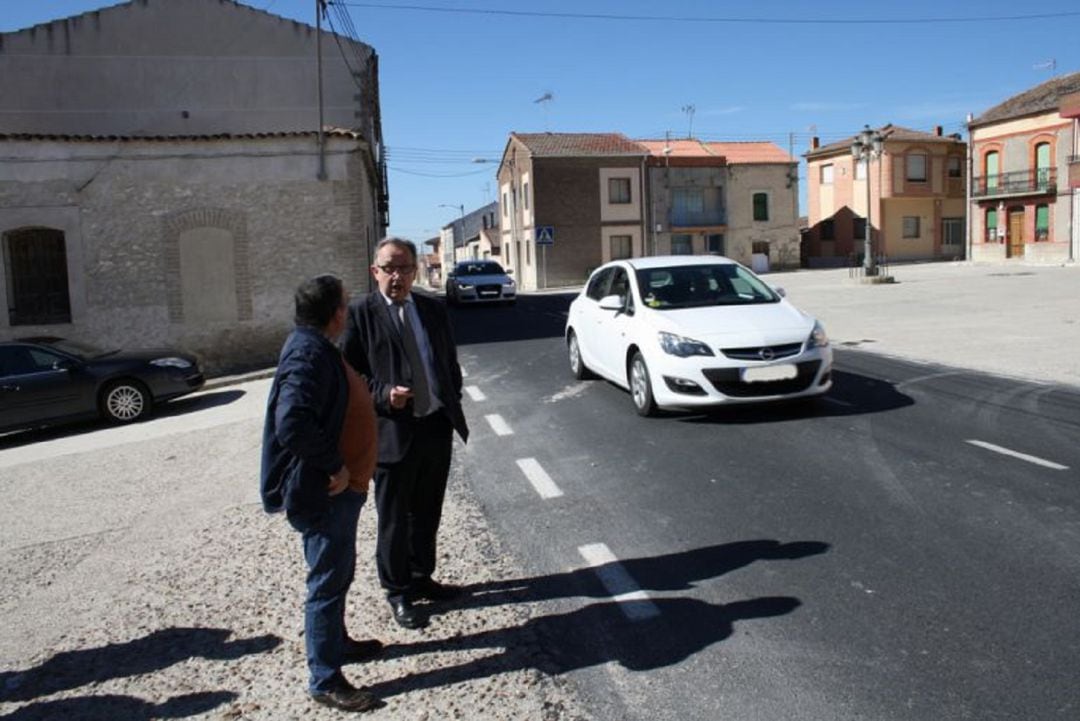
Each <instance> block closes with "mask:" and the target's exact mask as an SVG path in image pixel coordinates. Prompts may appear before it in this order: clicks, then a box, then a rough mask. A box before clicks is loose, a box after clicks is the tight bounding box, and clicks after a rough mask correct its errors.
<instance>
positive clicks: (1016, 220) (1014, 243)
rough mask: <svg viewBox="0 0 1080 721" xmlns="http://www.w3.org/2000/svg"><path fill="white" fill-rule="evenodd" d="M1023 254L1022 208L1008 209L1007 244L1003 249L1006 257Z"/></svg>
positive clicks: (1017, 256)
mask: <svg viewBox="0 0 1080 721" xmlns="http://www.w3.org/2000/svg"><path fill="white" fill-rule="evenodd" d="M1023 255H1024V209H1023V208H1010V209H1009V245H1008V246H1007V248H1006V250H1005V257H1007V258H1022V257H1023Z"/></svg>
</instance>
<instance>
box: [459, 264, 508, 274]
mask: <svg viewBox="0 0 1080 721" xmlns="http://www.w3.org/2000/svg"><path fill="white" fill-rule="evenodd" d="M454 272H455V273H457V274H458V275H502V274H503V269H502V266H501V265H499V264H498V263H492V262H484V261H480V262H477V263H462V264H461V265H459V266H458V267H457V269H456V270H455V271H454Z"/></svg>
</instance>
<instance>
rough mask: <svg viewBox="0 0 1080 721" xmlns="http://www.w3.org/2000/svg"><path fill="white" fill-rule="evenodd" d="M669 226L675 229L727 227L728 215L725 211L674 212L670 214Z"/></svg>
mask: <svg viewBox="0 0 1080 721" xmlns="http://www.w3.org/2000/svg"><path fill="white" fill-rule="evenodd" d="M668 224H669V225H671V227H673V228H700V227H705V226H713V225H727V213H725V212H724V211H723V210H703V211H701V210H699V211H692V210H672V211H671V212H670V213H669V214H668Z"/></svg>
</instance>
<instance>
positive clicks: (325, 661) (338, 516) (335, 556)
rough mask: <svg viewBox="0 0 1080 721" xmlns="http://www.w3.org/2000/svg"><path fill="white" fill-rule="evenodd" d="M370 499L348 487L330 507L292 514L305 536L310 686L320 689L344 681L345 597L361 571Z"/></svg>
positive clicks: (333, 686)
mask: <svg viewBox="0 0 1080 721" xmlns="http://www.w3.org/2000/svg"><path fill="white" fill-rule="evenodd" d="M366 500H367V494H366V493H357V492H356V491H353V490H345V491H343V492H342V493H339V494H338V495H336V496H332V497H331V498H330V505H329V506H328V508H327V509H326V510H325V511H320V512H316V513H305V512H290V513H289V523H290V524H291V525H292V527H293V528H295V529H296V530H297V531H300V534H301V536H302V538H303V542H304V559H305V560H306V561H307V565H308V575H307V600H306V601H305V603H304V644H305V647H306V650H307V662H308V671H309V672H310V680H309V682H308V688H309V689H310V690H311V691H313V692H316V693H321V692H326V691H330V690H332V689H334V688H335V687H338V686H340V685H341V683H342V682H343V681H344V677H343V676H342V674H341V665H342V663H344V660H345V642H346V639H347V638H348V633H347V631H346V630H345V595H346V594H347V593H348V592H349V586H350V585H351V584H352V581H353V576H354V575H355V572H356V524H357V521H358V520H359V518H360V509H361V508H362V507H363V505H364V501H366Z"/></svg>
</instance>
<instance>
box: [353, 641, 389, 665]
mask: <svg viewBox="0 0 1080 721" xmlns="http://www.w3.org/2000/svg"><path fill="white" fill-rule="evenodd" d="M382 650H383V645H382V641H379V640H378V639H375V638H370V639H367V640H364V641H357V640H355V639H351V638H349V639H346V640H345V663H362V662H364V661H369V660H371V659H373V658H375V657H376V656H378V655H379V654H380V653H381V652H382Z"/></svg>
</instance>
